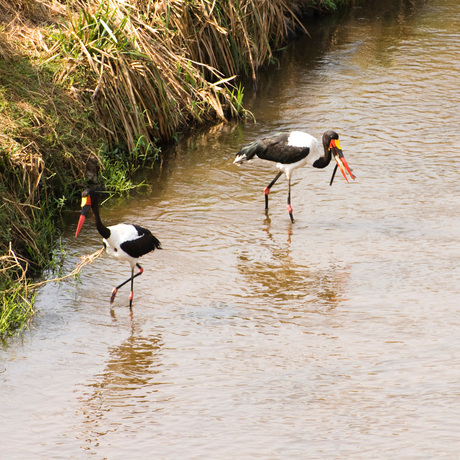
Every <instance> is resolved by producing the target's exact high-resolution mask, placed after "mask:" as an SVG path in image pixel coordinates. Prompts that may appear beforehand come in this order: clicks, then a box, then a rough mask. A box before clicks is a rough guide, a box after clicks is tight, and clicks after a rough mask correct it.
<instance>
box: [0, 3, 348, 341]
mask: <svg viewBox="0 0 460 460" xmlns="http://www.w3.org/2000/svg"><path fill="white" fill-rule="evenodd" d="M229 3H231V4H229ZM267 3H268V2H258V1H249V0H248V1H245V2H240V3H239V8H236V7H235V6H234V5H233V3H232V2H214V3H212V4H210V3H209V2H206V1H204V0H203V1H197V2H194V3H191V2H187V4H186V5H184V4H183V3H182V2H174V1H168V2H157V3H155V4H153V5H152V4H151V3H150V2H140V1H137V2H136V1H133V2H130V3H128V2H123V3H122V4H121V3H118V2H117V1H115V0H107V1H106V2H103V3H100V2H96V1H92V0H88V1H85V2H78V1H76V2H73V3H72V4H71V6H69V5H67V6H66V5H63V4H62V3H60V2H58V1H56V0H49V1H41V2H38V1H25V0H15V1H14V2H9V1H6V0H0V13H1V14H0V17H2V22H1V23H0V27H1V29H2V34H1V35H0V104H1V110H0V122H1V124H2V127H3V130H2V133H1V134H0V178H1V183H0V187H1V195H2V204H1V206H0V222H1V226H0V229H1V230H0V272H1V274H2V277H1V281H0V291H1V294H0V296H1V316H0V335H1V334H5V333H8V332H10V331H12V330H15V329H20V328H21V327H22V326H23V325H24V324H25V323H26V322H27V319H28V318H29V317H30V316H31V315H32V314H33V294H32V291H31V289H30V284H29V280H30V278H31V277H32V276H34V275H36V274H38V273H40V272H41V270H43V268H44V267H46V266H48V265H49V263H50V261H51V260H52V253H53V248H54V247H55V244H56V240H57V239H58V238H59V233H60V224H59V222H60V213H61V211H62V210H63V209H65V208H67V207H71V206H74V205H75V203H76V202H77V201H78V199H79V196H80V192H81V190H82V189H83V188H84V187H86V186H87V185H88V184H90V185H98V186H102V187H104V188H105V189H107V190H110V191H112V192H114V193H127V192H128V191H129V190H130V189H132V188H133V187H135V184H133V183H132V181H131V177H132V174H133V172H134V171H135V170H136V169H137V168H139V167H149V166H152V165H153V164H154V163H155V162H156V161H157V160H158V158H159V157H160V155H161V149H162V147H163V146H164V145H165V144H168V143H171V142H173V141H174V140H175V139H176V138H177V137H178V136H180V135H181V134H183V133H185V132H186V131H187V130H188V129H190V127H192V126H197V125H203V124H207V123H213V122H215V121H218V120H227V119H230V118H235V117H246V116H250V115H249V114H247V113H246V112H245V110H244V107H243V106H242V97H243V93H244V91H245V90H246V91H248V90H252V89H253V88H248V89H245V88H243V87H242V86H241V85H240V83H239V81H238V79H236V78H235V76H238V75H239V76H245V77H250V81H251V80H252V85H253V86H254V87H255V86H256V82H257V72H258V70H259V68H260V67H261V66H264V65H265V64H267V63H270V62H271V61H273V60H274V59H275V51H276V50H278V49H279V48H280V47H282V46H283V45H284V44H285V43H286V42H287V41H288V40H289V39H290V37H292V36H293V34H294V33H299V31H300V29H301V15H302V14H303V13H304V12H305V11H307V10H308V11H320V10H321V11H325V10H329V11H331V10H332V9H334V8H335V3H337V2H332V1H329V0H328V1H325V0H320V1H316V2H312V1H305V0H303V1H300V0H298V1H295V0H285V1H281V0H280V1H279V2H276V3H273V4H272V3H270V4H267ZM339 3H348V2H346V1H341V2H339Z"/></svg>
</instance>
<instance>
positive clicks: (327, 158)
mask: <svg viewBox="0 0 460 460" xmlns="http://www.w3.org/2000/svg"><path fill="white" fill-rule="evenodd" d="M323 148H324V155H323V156H320V157H319V158H318V159H317V160H316V161H315V162H314V163H313V167H314V168H319V169H322V168H325V167H326V166H328V165H329V163H330V162H331V160H332V154H331V150H330V149H329V147H328V146H327V145H325V144H323Z"/></svg>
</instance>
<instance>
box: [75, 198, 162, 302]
mask: <svg viewBox="0 0 460 460" xmlns="http://www.w3.org/2000/svg"><path fill="white" fill-rule="evenodd" d="M90 208H91V209H92V211H93V214H94V219H95V221H96V228H97V231H98V232H99V234H100V235H101V236H102V238H103V240H102V242H103V244H104V247H105V250H106V251H107V254H109V255H110V256H112V257H114V258H115V259H119V260H121V261H126V262H129V264H130V265H131V277H130V278H128V279H127V280H126V281H124V282H123V283H121V284H119V285H118V286H117V287H115V288H114V289H113V291H112V295H111V297H110V305H112V304H113V302H114V300H115V296H116V295H117V292H118V289H120V288H121V287H122V286H124V285H125V284H126V283H128V282H129V281H131V292H130V294H129V309H130V310H132V304H133V296H134V294H133V288H134V278H136V277H137V276H139V275H141V274H142V273H143V271H144V269H143V268H142V267H141V266H140V265H139V263H138V262H137V261H138V259H139V257H142V256H143V255H145V254H148V253H149V252H151V251H154V250H155V249H161V243H160V241H159V240H158V239H157V238H156V237H155V236H153V235H152V233H151V232H150V230H147V229H146V228H143V227H139V225H134V224H117V225H113V226H110V227H106V226H105V225H104V224H103V223H102V221H101V217H100V215H99V197H98V193H97V192H96V191H95V190H92V189H86V190H85V191H84V192H83V193H82V200H81V214H80V219H79V221H78V225H77V231H76V232H75V237H77V236H78V234H79V233H80V230H81V228H82V227H83V223H84V222H85V218H86V214H87V213H88V211H89V209H90ZM135 267H137V268H138V269H139V271H138V272H137V273H136V274H134V269H135Z"/></svg>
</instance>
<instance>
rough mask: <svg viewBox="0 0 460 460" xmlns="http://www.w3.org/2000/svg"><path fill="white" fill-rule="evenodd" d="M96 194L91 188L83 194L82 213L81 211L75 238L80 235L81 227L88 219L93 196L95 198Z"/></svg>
mask: <svg viewBox="0 0 460 460" xmlns="http://www.w3.org/2000/svg"><path fill="white" fill-rule="evenodd" d="M94 196H95V192H94V190H91V189H89V188H88V189H86V190H84V191H83V192H82V194H81V213H80V219H79V220H78V225H77V231H76V232H75V238H76V237H77V236H78V234H79V233H80V230H81V228H82V227H83V224H84V222H85V219H86V214H87V213H88V211H89V210H90V209H91V204H92V202H91V197H93V199H95V197H94Z"/></svg>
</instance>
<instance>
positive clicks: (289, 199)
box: [287, 175, 294, 223]
mask: <svg viewBox="0 0 460 460" xmlns="http://www.w3.org/2000/svg"><path fill="white" fill-rule="evenodd" d="M287 210H288V213H289V217H290V218H291V222H292V223H294V216H293V215H292V206H291V176H290V175H289V176H288V199H287Z"/></svg>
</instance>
